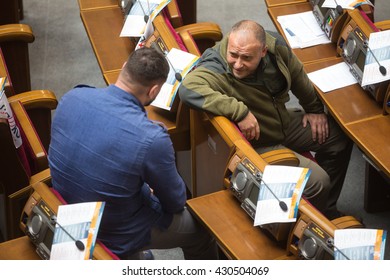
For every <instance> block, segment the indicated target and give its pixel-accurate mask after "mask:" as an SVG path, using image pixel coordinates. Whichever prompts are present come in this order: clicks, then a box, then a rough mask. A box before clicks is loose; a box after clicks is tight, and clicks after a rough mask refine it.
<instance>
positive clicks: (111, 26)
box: [80, 6, 135, 75]
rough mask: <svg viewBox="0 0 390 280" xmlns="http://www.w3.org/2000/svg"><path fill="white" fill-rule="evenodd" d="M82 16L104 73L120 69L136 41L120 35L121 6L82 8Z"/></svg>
mask: <svg viewBox="0 0 390 280" xmlns="http://www.w3.org/2000/svg"><path fill="white" fill-rule="evenodd" d="M80 16H81V19H82V21H83V24H84V27H85V30H86V31H87V35H88V37H89V40H90V42H91V45H92V48H93V51H94V52H95V55H96V59H97V60H98V64H99V66H100V70H101V71H102V73H103V75H104V74H105V73H107V72H110V71H119V70H120V69H121V68H122V66H123V63H124V62H125V61H126V60H127V58H128V56H129V54H130V53H131V52H132V51H133V50H134V48H135V43H134V41H133V40H131V39H130V38H128V37H119V35H120V33H121V30H122V27H123V14H122V11H121V9H120V8H119V6H116V7H108V8H104V9H103V8H102V9H90V10H81V11H80Z"/></svg>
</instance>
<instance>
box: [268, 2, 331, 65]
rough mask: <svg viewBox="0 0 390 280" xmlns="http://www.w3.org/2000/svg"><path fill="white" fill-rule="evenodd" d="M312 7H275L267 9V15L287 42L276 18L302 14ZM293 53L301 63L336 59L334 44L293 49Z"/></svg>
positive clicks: (296, 5) (307, 5) (306, 5)
mask: <svg viewBox="0 0 390 280" xmlns="http://www.w3.org/2000/svg"><path fill="white" fill-rule="evenodd" d="M311 10H312V7H311V5H310V3H299V4H295V5H284V6H275V7H270V8H269V9H268V14H269V16H270V17H271V19H272V21H273V23H274V25H275V27H276V29H277V30H278V32H279V33H280V34H281V35H282V36H283V37H284V39H285V40H286V41H287V38H286V36H285V35H284V32H283V29H282V27H281V25H280V24H279V22H278V21H277V18H278V16H284V15H291V14H297V13H302V12H307V11H311ZM293 52H294V53H295V54H296V56H297V57H298V58H299V59H300V60H301V61H302V63H304V64H306V63H310V62H315V61H319V60H326V59H329V58H333V57H336V44H335V43H329V44H322V45H316V46H312V47H308V48H304V49H299V48H298V49H293Z"/></svg>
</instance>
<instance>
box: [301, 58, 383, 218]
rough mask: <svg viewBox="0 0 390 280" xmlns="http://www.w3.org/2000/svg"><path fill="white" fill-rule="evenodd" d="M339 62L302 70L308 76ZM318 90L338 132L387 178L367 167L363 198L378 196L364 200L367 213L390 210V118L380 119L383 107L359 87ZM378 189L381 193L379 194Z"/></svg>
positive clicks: (340, 59)
mask: <svg viewBox="0 0 390 280" xmlns="http://www.w3.org/2000/svg"><path fill="white" fill-rule="evenodd" d="M342 61H343V59H342V58H337V59H332V60H328V61H319V62H317V63H312V64H307V65H305V66H304V68H305V70H306V72H307V73H310V72H313V71H316V70H319V69H322V68H325V67H328V66H331V65H334V64H336V63H339V62H342ZM317 90H318V92H319V96H320V98H321V100H322V101H323V102H324V104H325V105H326V107H327V108H328V109H329V112H330V113H331V114H332V115H333V116H334V118H335V119H336V121H337V122H338V123H339V124H340V126H341V128H342V129H343V130H344V131H345V132H346V134H347V135H348V136H349V137H350V138H351V139H352V140H353V141H354V142H355V144H356V145H357V146H358V147H359V148H360V149H361V150H362V151H363V153H364V154H365V155H366V156H367V157H368V159H369V160H370V161H372V162H373V163H374V164H375V165H376V166H377V167H378V168H379V169H380V171H381V173H383V175H384V177H387V179H386V178H381V175H378V172H376V171H375V169H373V168H372V167H369V166H367V167H366V168H367V173H366V177H367V178H366V197H369V196H370V193H369V192H371V191H372V192H376V193H378V196H379V197H378V198H370V199H367V200H366V202H365V208H366V210H367V211H368V212H372V211H378V210H388V209H390V198H389V197H390V184H389V183H388V182H389V181H388V180H389V178H390V157H389V155H390V141H389V138H390V115H386V116H385V115H383V114H382V112H383V107H382V106H381V105H380V104H378V103H377V102H376V101H375V100H374V99H373V98H372V97H371V96H370V94H369V93H368V92H365V91H364V90H363V89H362V88H361V87H360V86H359V85H358V84H354V85H351V86H348V87H344V88H341V89H337V90H333V91H331V92H328V93H323V92H321V90H320V89H318V88H317ZM367 165H369V164H368V163H367ZM378 188H381V190H380V191H378ZM379 201H382V202H379ZM378 203H380V204H381V205H379V204H378Z"/></svg>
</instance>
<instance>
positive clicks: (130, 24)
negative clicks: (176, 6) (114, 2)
mask: <svg viewBox="0 0 390 280" xmlns="http://www.w3.org/2000/svg"><path fill="white" fill-rule="evenodd" d="M169 2H171V0H149V1H146V0H137V1H135V2H134V4H133V6H132V7H131V9H130V12H129V14H128V15H127V16H126V20H125V24H124V25H123V28H122V31H121V33H120V37H141V36H142V35H144V33H145V29H146V25H147V24H148V23H149V22H150V23H149V24H151V23H152V22H153V20H154V19H155V18H156V16H157V15H158V13H159V12H161V10H162V9H163V8H164V7H165V6H166V5H168V3H169ZM145 16H147V18H148V20H147V21H146V22H145Z"/></svg>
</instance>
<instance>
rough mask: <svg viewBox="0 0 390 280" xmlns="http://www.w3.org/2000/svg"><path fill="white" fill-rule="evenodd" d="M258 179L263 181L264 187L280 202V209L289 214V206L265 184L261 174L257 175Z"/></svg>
mask: <svg viewBox="0 0 390 280" xmlns="http://www.w3.org/2000/svg"><path fill="white" fill-rule="evenodd" d="M256 179H257V180H258V181H263V184H264V186H266V188H267V189H268V190H269V191H270V192H271V194H272V195H273V196H274V197H275V198H276V200H277V201H278V202H279V207H280V209H282V210H283V211H284V212H287V210H288V207H287V204H286V203H285V202H284V201H281V200H280V199H279V197H277V196H276V194H275V193H274V192H273V191H272V190H271V188H270V187H269V186H268V185H267V184H266V183H265V182H264V180H263V178H262V177H261V174H260V172H257V173H256Z"/></svg>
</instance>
